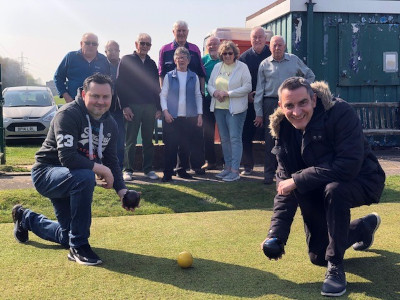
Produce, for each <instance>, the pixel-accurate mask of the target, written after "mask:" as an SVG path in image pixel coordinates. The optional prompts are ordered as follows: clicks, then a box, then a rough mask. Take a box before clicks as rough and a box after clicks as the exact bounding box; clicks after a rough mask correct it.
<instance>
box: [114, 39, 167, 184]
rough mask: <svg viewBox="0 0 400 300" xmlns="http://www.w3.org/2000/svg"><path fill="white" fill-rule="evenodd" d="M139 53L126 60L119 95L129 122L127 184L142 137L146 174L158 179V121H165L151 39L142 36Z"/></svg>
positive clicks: (125, 170) (119, 80)
mask: <svg viewBox="0 0 400 300" xmlns="http://www.w3.org/2000/svg"><path fill="white" fill-rule="evenodd" d="M135 45H136V51H135V52H134V53H133V54H130V55H125V56H124V57H122V60H121V63H120V65H119V74H118V77H117V85H116V86H117V95H118V98H119V100H120V102H121V106H122V109H123V113H124V118H125V129H126V136H125V156H124V180H126V181H129V180H132V179H133V178H132V172H133V164H134V161H135V152H136V142H137V136H138V133H139V129H140V128H141V134H142V145H143V147H142V149H143V171H144V174H145V175H146V176H147V177H148V178H150V179H153V180H155V179H158V175H157V174H156V173H155V172H154V171H153V156H154V145H153V131H154V123H155V120H156V119H160V118H161V106H160V95H159V94H160V86H159V81H158V71H157V66H156V63H155V62H154V61H153V60H152V59H151V58H150V56H148V55H147V53H148V52H149V50H150V48H151V37H150V36H149V35H148V34H147V33H141V34H139V36H138V38H137V40H136V41H135Z"/></svg>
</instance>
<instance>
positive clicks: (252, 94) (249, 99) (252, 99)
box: [247, 91, 256, 103]
mask: <svg viewBox="0 0 400 300" xmlns="http://www.w3.org/2000/svg"><path fill="white" fill-rule="evenodd" d="M255 94H256V92H255V91H252V92H250V93H249V94H248V95H247V100H248V101H249V103H253V102H254V95H255Z"/></svg>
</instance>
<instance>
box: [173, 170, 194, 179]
mask: <svg viewBox="0 0 400 300" xmlns="http://www.w3.org/2000/svg"><path fill="white" fill-rule="evenodd" d="M176 173H177V175H178V177H180V178H183V179H192V175H190V174H189V173H188V172H186V171H177V172H176Z"/></svg>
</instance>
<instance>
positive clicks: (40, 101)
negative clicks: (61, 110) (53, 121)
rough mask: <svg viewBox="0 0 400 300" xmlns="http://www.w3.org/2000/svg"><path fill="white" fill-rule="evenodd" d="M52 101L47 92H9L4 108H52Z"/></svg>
mask: <svg viewBox="0 0 400 300" xmlns="http://www.w3.org/2000/svg"><path fill="white" fill-rule="evenodd" d="M51 105H52V99H51V97H50V95H49V94H48V93H47V92H46V91H29V90H25V91H7V92H6V93H5V95H4V107H20V106H51Z"/></svg>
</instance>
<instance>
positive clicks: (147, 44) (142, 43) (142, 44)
mask: <svg viewBox="0 0 400 300" xmlns="http://www.w3.org/2000/svg"><path fill="white" fill-rule="evenodd" d="M139 44H140V46H147V47H151V43H149V42H139Z"/></svg>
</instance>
